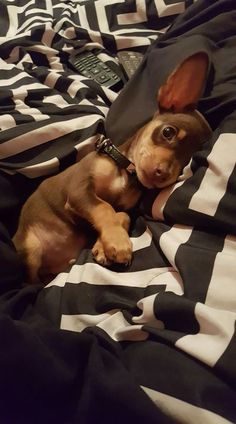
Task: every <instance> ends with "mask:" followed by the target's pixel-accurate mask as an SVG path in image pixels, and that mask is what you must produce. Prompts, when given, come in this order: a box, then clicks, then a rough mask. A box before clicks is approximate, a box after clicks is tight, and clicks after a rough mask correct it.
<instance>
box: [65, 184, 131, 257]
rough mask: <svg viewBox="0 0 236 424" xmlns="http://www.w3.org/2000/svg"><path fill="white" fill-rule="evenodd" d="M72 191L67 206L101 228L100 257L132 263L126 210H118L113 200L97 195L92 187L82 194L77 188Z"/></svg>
mask: <svg viewBox="0 0 236 424" xmlns="http://www.w3.org/2000/svg"><path fill="white" fill-rule="evenodd" d="M80 189H81V186H80ZM72 193H73V194H72V195H70V196H69V197H68V199H67V202H66V205H65V210H67V211H68V212H69V213H72V214H73V215H74V216H75V215H77V216H78V217H81V218H83V219H85V220H87V221H88V222H89V223H90V224H91V225H92V226H93V227H94V228H95V230H96V231H97V232H98V235H99V236H98V240H97V242H96V243H95V245H94V247H93V255H94V257H95V259H96V261H97V262H98V263H100V264H102V265H108V264H110V263H112V262H117V263H122V264H129V263H130V262H131V258H132V243H131V241H130V238H129V235H128V230H129V223H130V219H129V216H128V215H127V214H126V213H125V212H116V211H115V210H114V209H113V207H112V206H111V205H110V204H109V203H107V202H105V201H104V200H102V199H100V198H99V197H97V196H96V194H95V193H94V192H93V190H92V188H91V187H90V190H84V191H83V193H82V192H80V193H79V195H78V192H77V195H76V193H75V191H74V192H72Z"/></svg>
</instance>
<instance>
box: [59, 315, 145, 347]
mask: <svg viewBox="0 0 236 424" xmlns="http://www.w3.org/2000/svg"><path fill="white" fill-rule="evenodd" d="M95 325H96V326H97V327H99V328H101V329H102V330H103V331H105V332H106V333H107V334H108V335H109V336H110V337H111V338H112V339H113V340H115V341H142V340H146V339H147V337H148V333H147V332H145V331H143V330H142V326H141V325H130V324H129V323H128V321H126V319H125V317H124V315H123V314H122V312H120V311H117V310H115V309H113V310H111V311H109V312H107V313H104V314H99V315H87V314H78V315H62V317H61V324H60V328H61V329H63V330H69V331H77V332H81V331H83V330H84V329H85V328H87V327H91V326H95Z"/></svg>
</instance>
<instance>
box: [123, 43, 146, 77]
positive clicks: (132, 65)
mask: <svg viewBox="0 0 236 424" xmlns="http://www.w3.org/2000/svg"><path fill="white" fill-rule="evenodd" d="M117 57H118V60H119V63H120V65H121V67H122V69H123V72H124V74H125V76H126V77H127V78H128V79H130V78H131V77H132V76H133V75H134V73H135V71H136V69H138V67H139V65H140V63H141V62H142V60H143V54H142V53H138V52H134V51H130V50H123V51H121V52H119V53H117Z"/></svg>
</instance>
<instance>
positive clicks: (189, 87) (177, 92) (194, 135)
mask: <svg viewBox="0 0 236 424" xmlns="http://www.w3.org/2000/svg"><path fill="white" fill-rule="evenodd" d="M207 65H208V57H207V55H206V54H205V53H197V54H195V55H193V56H191V57H190V58H188V59H186V60H185V61H184V62H183V63H182V64H181V65H180V66H179V67H178V68H177V69H176V70H175V71H174V72H173V73H172V74H171V75H170V77H169V78H168V80H167V82H166V83H165V84H164V85H163V86H162V87H161V88H160V90H159V92H158V103H159V111H158V112H157V113H156V114H155V115H154V117H153V119H152V120H151V121H150V122H148V123H147V124H146V125H145V126H144V127H142V128H140V129H139V130H138V131H137V133H136V134H135V136H134V137H132V144H131V146H130V155H131V157H132V161H133V162H134V164H135V168H136V173H137V177H138V179H139V180H140V182H141V183H142V184H143V185H144V186H145V187H147V188H154V187H157V188H163V187H166V186H168V185H170V184H172V183H173V182H175V181H176V180H177V178H178V176H179V175H180V173H181V171H182V169H183V168H184V166H186V165H187V164H188V162H189V161H190V159H191V156H192V155H193V153H194V152H195V151H197V150H198V149H199V148H200V146H201V145H202V143H203V142H204V141H206V140H207V139H208V138H209V136H210V135H211V129H210V127H209V125H208V123H207V122H206V120H205V119H204V118H203V116H202V115H201V114H200V113H199V112H198V111H196V109H195V106H196V104H197V102H198V100H199V97H200V95H201V92H202V89H203V86H204V83H205V79H206V72H207Z"/></svg>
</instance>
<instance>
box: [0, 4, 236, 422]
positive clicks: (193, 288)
mask: <svg viewBox="0 0 236 424" xmlns="http://www.w3.org/2000/svg"><path fill="white" fill-rule="evenodd" d="M0 11H1V14H0V19H1V26H0V33H1V43H0V58H1V59H0V64H1V66H0V87H1V88H0V111H1V121H0V122H1V123H0V126H1V131H0V166H1V170H2V173H1V174H0V177H2V176H3V179H4V178H6V180H7V185H6V186H4V187H6V188H5V192H4V191H3V189H2V186H1V179H0V194H1V195H2V197H1V202H0V212H1V214H2V215H1V218H2V220H3V221H4V223H5V222H7V219H6V216H7V218H9V219H10V215H11V214H13V213H14V205H15V203H14V202H15V192H17V190H18V185H14V184H15V181H16V179H15V177H18V176H20V177H23V178H24V177H27V178H25V179H23V183H24V184H25V186H24V187H25V190H27V181H28V180H29V181H30V182H32V181H34V179H35V178H36V177H42V176H46V175H49V174H51V173H52V172H55V171H58V170H59V169H63V168H65V167H66V166H68V165H70V164H71V163H73V162H74V161H75V160H76V158H77V157H79V155H80V154H82V152H83V149H85V150H86V151H87V150H89V149H92V148H93V144H94V141H95V139H96V137H97V135H98V134H100V133H105V127H106V125H107V123H109V119H107V120H106V118H107V117H108V118H109V114H112V110H116V109H115V107H117V109H119V107H120V111H121V112H122V111H124V110H125V112H126V113H124V115H127V117H128V118H127V117H126V118H125V117H124V118H123V116H122V113H121V114H120V115H119V116H117V128H119V127H120V130H121V133H122V134H123V132H125V131H126V129H129V126H130V125H132V122H130V121H131V119H130V117H132V115H133V116H134V121H135V117H136V108H137V104H136V103H135V102H136V98H135V95H134V96H133V97H132V96H131V95H130V94H129V93H133V94H134V93H135V92H137V93H138V92H139V87H138V83H139V81H141V80H142V78H141V77H140V76H145V72H146V71H145V69H148V64H147V66H146V64H144V67H143V69H141V70H140V71H139V72H137V74H136V76H135V78H134V79H132V80H130V81H129V83H128V84H127V85H126V86H125V87H124V89H123V94H122V92H121V95H120V96H119V94H118V93H115V92H114V91H112V90H111V89H108V88H104V87H102V86H101V85H99V84H98V83H96V82H94V81H92V80H90V79H88V78H85V77H83V76H82V75H80V74H79V73H75V72H73V71H72V69H71V68H70V67H69V65H68V60H69V58H70V56H71V55H73V54H75V52H78V51H80V49H87V50H89V49H96V51H97V52H98V55H99V57H100V58H101V59H102V60H103V61H105V62H106V63H108V64H109V65H111V66H113V67H114V68H113V69H114V70H117V71H119V67H118V63H117V60H116V53H117V51H119V50H122V49H131V50H133V49H135V50H137V51H140V52H143V53H145V52H147V51H148V52H150V51H152V52H153V51H154V50H155V49H157V50H161V49H162V51H163V50H164V49H165V48H166V46H174V48H175V43H176V44H178V43H179V42H180V40H181V39H183V40H184V41H186V40H187V41H188V40H189V39H190V37H191V36H192V35H194V36H195V32H198V35H199V34H200V36H201V37H205V38H206V39H207V43H209V46H210V52H211V53H212V56H211V67H210V71H209V81H208V84H207V85H206V89H205V93H204V98H203V99H201V101H200V110H201V112H202V113H203V114H204V115H205V116H206V117H207V119H208V120H209V122H210V124H211V126H212V128H213V130H214V131H213V136H212V138H211V140H209V141H208V142H207V143H206V144H205V145H204V147H203V149H202V150H201V151H199V152H197V153H196V154H195V155H194V157H193V159H192V161H191V163H190V164H189V165H188V166H187V167H186V168H185V169H184V172H183V175H182V176H181V180H180V181H178V182H177V183H176V184H175V185H173V186H171V187H168V188H166V189H165V190H162V191H161V192H159V193H155V197H154V200H153V201H152V202H151V203H150V197H149V196H148V195H147V197H144V200H143V202H142V204H141V205H140V209H139V211H137V214H136V215H135V217H134V219H133V221H134V222H133V226H132V230H131V240H132V243H133V260H132V264H131V265H130V266H129V267H126V268H125V269H124V268H123V267H122V266H118V265H114V266H111V267H109V268H105V267H102V266H100V265H98V264H97V263H95V261H94V260H93V257H92V254H91V250H90V249H84V250H83V251H82V253H81V254H80V256H79V258H78V259H77V261H76V263H75V264H74V265H73V266H71V267H70V269H68V271H67V272H64V273H61V274H59V275H58V276H56V278H55V279H53V281H51V282H50V283H49V284H48V285H47V286H46V287H45V288H42V287H41V286H39V287H38V286H35V287H28V286H26V287H22V284H21V283H22V278H23V277H22V274H21V268H20V265H19V263H18V262H17V258H16V255H15V252H14V249H13V247H12V244H11V241H10V239H9V235H8V233H7V231H6V228H3V226H1V225H0V231H1V237H0V258H1V259H0V260H1V267H0V276H1V283H0V312H1V315H0V336H1V340H2V342H1V355H0V375H1V379H0V393H1V400H2V404H1V408H0V422H3V423H6V424H8V423H9V424H19V423H24V424H28V423H29V424H31V423H36V424H37V423H40V424H41V423H42V422H43V423H46V424H54V423H55V424H77V423H79V424H81V423H82V424H88V423H89V424H90V423H91V424H93V423H94V424H96V423H103V424H106V423H107V424H108V423H109V424H110V423H117V424H123V423H134V422H135V423H140V424H141V423H142V424H143V423H148V424H149V423H150V424H154V423H155V424H156V423H161V424H162V423H163V424H165V423H190V424H198V423H204V424H208V423H209V424H215V423H219V424H225V423H235V422H236V408H235V399H236V396H235V390H236V367H235V353H236V340H235V339H236V332H235V321H236V284H235V276H236V265H235V264H236V254H235V252H236V225H235V214H236V210H235V209H236V208H235V193H236V167H235V145H234V143H235V141H236V135H235V134H236V94H235V93H236V82H235V81H236V80H235V63H234V62H235V59H234V58H235V49H236V29H235V22H236V10H235V0H210V1H205V0H198V1H185V2H184V1H176V0H165V1H164V0H153V1H151V0H150V1H149V0H136V1H135V0H118V1H113V0H77V1H76V0H72V1H66V0H64V1H56V0H51V1H50V0H48V1H46V0H45V1H43V0H40V1H38V0H37V1H35V0H32V1H26V0H19V1H11V0H8V1H3V0H2V1H1V2H0ZM162 34H163V35H162ZM147 57H148V53H147ZM149 65H150V62H149ZM153 66H154V63H153ZM158 66H159V64H158ZM160 67H161V63H160ZM148 75H152V74H151V73H149V74H148ZM153 75H154V72H153ZM212 81H214V83H213V82H212ZM140 85H142V84H141V82H140ZM122 96H123V97H122ZM146 96H147V97H146V98H145V99H144V102H143V106H142V107H143V114H144V115H145V113H146V111H147V110H148V107H149V103H148V100H147V99H149V96H150V94H149V93H146ZM119 99H120V100H119ZM119 102H120V103H119ZM115 105H118V106H115ZM119 105H120V106H119ZM146 105H147V108H146ZM126 106H127V110H126ZM151 107H152V106H151ZM108 111H109V113H108ZM137 115H138V114H137ZM110 116H112V115H110ZM125 119H126V120H127V121H126V120H125ZM111 122H112V121H111V120H110V124H111ZM113 123H114V121H113ZM105 124H106V125H105ZM108 127H109V126H108ZM108 127H107V128H106V129H109V130H110V132H111V133H112V130H113V131H114V133H115V132H116V126H115V123H114V127H113V128H108ZM127 131H128V130H127ZM119 136H120V135H119V134H118V135H117V140H118V141H119ZM114 137H115V134H114ZM11 178H12V180H11ZM36 179H37V178H36ZM11 181H12V184H10V182H11ZM9 187H10V188H9ZM24 187H23V190H22V188H21V190H22V193H23V194H24ZM2 193H3V194H2ZM4 193H5V197H4ZM152 194H153V193H152ZM7 199H8V201H7ZM3 200H4V201H3ZM4 202H5V203H4ZM150 205H151V206H150ZM4 213H5V215H4ZM3 218H4V219H3ZM65 249H66V246H65Z"/></svg>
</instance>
